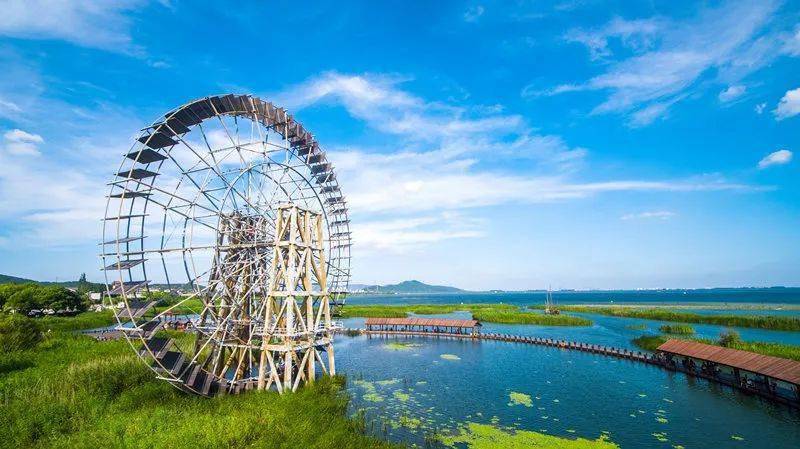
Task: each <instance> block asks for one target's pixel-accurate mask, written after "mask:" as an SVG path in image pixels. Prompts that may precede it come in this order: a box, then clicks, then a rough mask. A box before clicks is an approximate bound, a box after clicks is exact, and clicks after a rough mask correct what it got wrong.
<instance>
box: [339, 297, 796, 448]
mask: <svg viewBox="0 0 800 449" xmlns="http://www.w3.org/2000/svg"><path fill="white" fill-rule="evenodd" d="M777 290H779V293H780V294H776V293H774V291H773V290H772V289H769V290H767V291H766V294H765V293H764V292H763V291H762V292H753V291H749V289H748V291H747V292H746V293H747V294H742V293H735V294H734V296H733V298H732V297H731V296H730V295H729V294H728V293H724V294H723V293H721V294H722V295H723V296H724V297H725V298H727V299H720V298H721V296H720V294H717V295H712V296H713V297H712V298H711V299H708V298H707V297H706V296H705V295H707V293H708V292H705V295H703V296H702V297H703V298H705V299H702V301H713V302H717V303H726V302H732V303H759V302H774V303H784V304H792V303H794V304H798V303H800V302H798V301H797V298H798V296H795V295H796V291H794V290H796V289H777ZM784 290H793V291H794V292H792V293H791V294H789V295H787V294H786V291H784ZM737 292H740V291H737ZM627 293H636V294H633V295H628V296H624V295H623V297H624V298H626V299H628V301H627V302H648V303H657V302H664V303H668V304H669V303H673V304H674V303H676V302H678V301H680V302H686V303H692V302H699V301H701V300H699V299H688V300H687V299H686V298H684V297H685V296H687V295H683V294H678V295H676V294H672V293H670V295H671V296H668V298H667V299H665V298H664V296H663V295H662V296H661V297H659V295H653V294H651V293H650V292H645V293H646V294H644V295H640V294H638V292H627ZM567 295H576V296H573V297H571V299H566V298H564V297H563V296H562V297H559V296H557V297H556V299H557V301H559V302H561V303H581V302H583V303H601V302H603V301H601V300H600V299H601V298H609V297H612V299H611V300H614V301H615V303H616V302H625V301H620V300H619V298H620V296H618V295H611V294H610V293H608V292H602V294H600V293H598V294H585V293H569V294H567ZM606 295H608V296H606ZM689 296H692V298H695V296H696V295H695V296H693V295H689ZM765 297H769V298H770V299H771V301H765V300H764V298H765ZM543 298H544V295H542V294H502V295H497V294H483V295H482V294H474V295H473V294H470V295H392V296H391V297H388V298H387V296H373V297H366V296H356V297H353V298H352V300H351V301H350V302H351V303H362V304H364V303H384V304H385V303H390V304H409V303H428V304H430V303H440V304H445V303H459V302H472V303H478V302H504V303H513V304H519V305H527V304H538V303H541V302H542V301H543ZM613 298H616V299H613ZM607 300H608V299H607ZM690 310H691V311H695V312H698V313H732V311H731V310H727V309H723V308H718V309H713V308H710V309H700V310H697V309H690ZM779 312H780V311H779ZM783 312H784V313H786V314H790V315H792V314H797V312H798V311H794V310H791V311H790V310H786V311H783ZM733 313H764V311H753V310H745V311H736V312H733ZM769 313H770V314H777V313H775V312H774V311H769ZM582 315H583V314H582ZM441 316H442V317H448V318H467V317H469V314H468V313H463V312H462V313H454V314H448V315H441ZM584 316H586V317H588V318H590V319H591V320H593V321H594V324H593V325H592V326H588V327H556V326H553V327H549V326H526V325H502V324H494V323H485V324H484V332H504V333H510V334H519V335H532V336H539V337H551V338H560V339H569V340H574V341H582V342H588V343H596V344H605V345H613V346H617V347H625V348H630V349H635V347H634V346H633V345H632V344H631V342H630V340H631V339H632V338H634V337H636V336H639V335H642V334H647V333H650V334H655V333H658V326H659V325H660V324H662V323H661V322H659V321H654V320H638V319H627V318H617V317H606V316H601V315H594V314H585V315H584ZM363 321H364V320H363V319H357V318H353V319H347V320H345V323H344V324H345V326H347V327H360V326H363ZM636 324H644V325H645V326H646V329H644V330H635V329H630V326H631V325H636ZM693 326H694V327H695V329H696V330H697V332H698V334H697V335H698V336H700V337H708V338H714V337H716V336H718V335H719V333H720V331H722V330H723V328H722V327H720V326H711V325H699V324H698V325H693ZM737 330H738V331H739V332H740V333H741V335H742V337H743V338H745V339H748V340H759V341H778V342H787V343H794V344H800V333H798V332H780V331H768V330H760V329H737ZM396 343H405V344H408V345H405V346H403V345H398V344H396ZM336 348H337V355H336V357H337V368H338V369H339V371H340V372H342V373H344V374H346V375H347V376H348V380H349V381H348V389H349V390H350V391H351V393H352V396H353V403H352V405H351V407H352V411H353V413H357V412H359V410H361V413H364V414H365V417H366V420H367V422H368V428H369V429H370V431H371V432H373V433H374V434H376V435H379V436H383V437H386V438H388V439H390V440H393V441H403V442H406V443H411V444H417V445H419V446H425V443H426V438H425V437H426V435H428V436H429V435H432V434H433V433H435V432H437V431H447V430H452V429H455V428H457V427H458V426H459V425H462V424H464V423H466V422H478V423H494V424H496V425H498V426H504V427H516V428H519V429H525V430H533V431H538V432H544V433H548V434H551V435H557V436H564V437H571V438H574V437H584V438H590V439H595V438H598V437H599V436H600V435H601V434H603V433H607V434H608V435H609V436H610V439H611V440H612V441H614V442H615V443H617V444H619V445H620V447H622V448H674V447H675V446H683V447H685V448H710V447H712V448H729V447H730V448H770V449H772V448H795V447H800V412H798V411H793V410H790V409H789V408H787V407H785V406H780V405H775V404H771V403H769V402H767V401H764V400H761V399H759V398H757V397H754V396H748V395H744V394H742V393H738V392H736V391H733V390H732V389H730V388H726V387H722V386H719V385H713V384H710V383H708V382H706V381H701V380H696V379H692V378H687V377H686V376H684V375H682V374H677V373H672V372H668V371H665V370H662V369H660V368H657V367H653V366H649V365H645V364H641V363H635V362H632V361H624V360H616V359H613V358H609V357H603V356H598V355H593V354H586V353H582V352H576V351H567V350H560V349H556V348H549V347H541V346H535V345H524V344H515V343H505V342H495V341H478V342H472V341H452V340H441V339H433V338H415V337H369V338H368V337H364V336H360V337H345V336H341V337H338V339H337V342H336ZM512 392H514V393H522V394H524V395H527V396H530V404H529V405H528V404H524V402H526V401H524V400H523V401H522V402H523V403H522V404H519V403H515V402H514V401H512V400H511V398H510V396H509V395H510V394H511V393H512ZM518 397H519V396H518ZM521 397H522V398H525V396H521Z"/></svg>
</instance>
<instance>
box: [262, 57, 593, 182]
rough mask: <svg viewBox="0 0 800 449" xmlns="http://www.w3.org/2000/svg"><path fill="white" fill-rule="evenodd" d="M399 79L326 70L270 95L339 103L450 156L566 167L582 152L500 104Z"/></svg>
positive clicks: (294, 102)
mask: <svg viewBox="0 0 800 449" xmlns="http://www.w3.org/2000/svg"><path fill="white" fill-rule="evenodd" d="M403 81H405V79H403V78H399V77H390V76H385V75H371V74H364V75H346V74H340V73H337V72H326V73H323V74H321V75H320V76H318V77H316V78H312V79H310V80H308V81H306V82H304V83H301V84H300V85H297V86H293V87H290V88H289V89H288V90H286V91H284V92H282V93H277V94H274V95H270V98H277V101H276V103H277V104H281V105H284V106H286V107H288V108H289V109H302V108H305V107H309V106H312V105H315V104H318V103H331V102H333V103H337V104H341V105H342V106H343V107H344V108H345V109H346V110H347V111H348V113H349V114H350V115H351V116H353V117H355V118H357V119H360V120H363V121H365V122H366V123H367V124H368V125H369V126H371V127H373V128H375V129H377V130H378V131H381V132H384V133H387V134H391V135H396V136H399V137H402V138H403V145H402V146H420V145H423V146H433V147H438V149H439V150H440V151H442V152H445V153H448V154H450V155H451V156H455V155H458V154H466V153H491V154H494V155H496V156H503V157H514V158H528V159H537V160H540V161H546V162H548V163H550V164H552V166H557V167H561V168H570V167H573V166H574V165H575V164H576V163H578V162H579V161H580V159H582V158H583V156H585V154H586V150H585V149H583V148H570V147H569V146H568V145H567V144H566V143H565V142H564V141H563V140H562V139H561V138H560V137H558V136H550V135H540V134H536V133H534V132H533V130H532V128H531V126H529V125H528V124H527V123H526V121H525V120H524V119H523V118H522V117H521V116H519V115H516V114H503V113H502V108H498V107H496V106H492V107H484V106H473V107H461V106H455V105H452V104H446V103H441V102H428V101H425V100H424V99H422V98H419V97H417V96H415V95H412V94H410V93H408V92H406V91H404V90H402V89H401V88H400V84H401V83H402V82H403Z"/></svg>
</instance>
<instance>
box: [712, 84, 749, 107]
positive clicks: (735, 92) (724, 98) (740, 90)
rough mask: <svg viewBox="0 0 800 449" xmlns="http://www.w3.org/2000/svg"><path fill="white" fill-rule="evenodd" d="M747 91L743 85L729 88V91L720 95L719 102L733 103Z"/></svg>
mask: <svg viewBox="0 0 800 449" xmlns="http://www.w3.org/2000/svg"><path fill="white" fill-rule="evenodd" d="M746 90H747V87H745V86H742V85H735V86H728V88H727V89H725V90H723V91H722V92H720V93H719V101H721V102H723V103H728V102H730V101H733V100H735V99H737V98H739V97H741V96H742V95H744V93H745V91H746Z"/></svg>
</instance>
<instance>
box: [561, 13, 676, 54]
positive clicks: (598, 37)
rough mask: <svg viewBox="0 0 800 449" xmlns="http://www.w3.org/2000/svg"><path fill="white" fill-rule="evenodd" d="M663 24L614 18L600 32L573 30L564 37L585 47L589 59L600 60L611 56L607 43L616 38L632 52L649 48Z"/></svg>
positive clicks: (656, 19)
mask: <svg viewBox="0 0 800 449" xmlns="http://www.w3.org/2000/svg"><path fill="white" fill-rule="evenodd" d="M664 24H665V22H664V21H663V20H662V19H658V18H652V19H639V20H625V19H623V18H621V17H615V18H614V19H612V20H611V21H610V22H609V23H608V24H606V25H605V26H604V27H603V28H602V29H600V30H591V31H587V30H582V29H579V28H574V29H572V30H570V31H568V32H567V33H566V34H565V35H564V39H566V40H567V41H568V42H577V43H580V44H583V45H585V46H586V48H587V49H588V50H589V55H590V57H591V59H601V58H605V57H608V56H611V55H612V53H613V52H612V51H611V49H610V48H609V41H610V40H611V39H612V38H617V39H619V41H620V44H622V45H623V46H625V47H627V48H629V49H632V50H634V51H643V50H647V49H649V48H651V47H652V46H653V44H654V39H655V38H656V35H657V33H658V32H660V31H661V30H662V28H663V26H664Z"/></svg>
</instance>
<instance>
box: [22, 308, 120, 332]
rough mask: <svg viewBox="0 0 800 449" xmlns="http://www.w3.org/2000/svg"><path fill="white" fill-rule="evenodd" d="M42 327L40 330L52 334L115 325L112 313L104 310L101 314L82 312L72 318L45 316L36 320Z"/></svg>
mask: <svg viewBox="0 0 800 449" xmlns="http://www.w3.org/2000/svg"><path fill="white" fill-rule="evenodd" d="M36 321H37V322H39V323H40V324H41V325H42V329H44V330H45V331H48V330H49V331H52V332H66V331H77V330H82V329H95V328H98V327H105V326H110V325H112V324H115V323H116V322H117V321H116V319H115V318H114V312H112V311H111V310H104V311H102V312H83V313H80V314H78V315H75V316H73V317H62V316H46V317H43V318H36Z"/></svg>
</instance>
